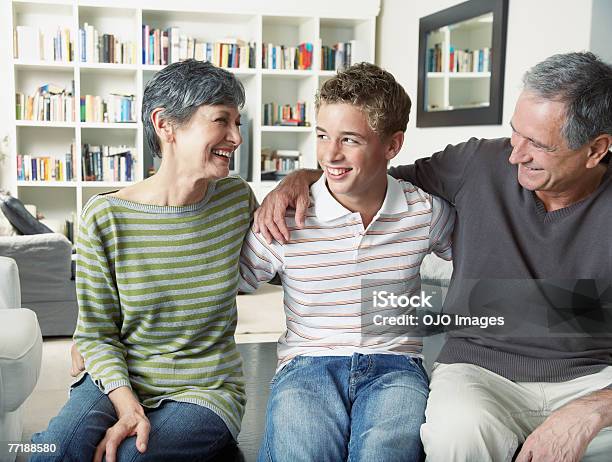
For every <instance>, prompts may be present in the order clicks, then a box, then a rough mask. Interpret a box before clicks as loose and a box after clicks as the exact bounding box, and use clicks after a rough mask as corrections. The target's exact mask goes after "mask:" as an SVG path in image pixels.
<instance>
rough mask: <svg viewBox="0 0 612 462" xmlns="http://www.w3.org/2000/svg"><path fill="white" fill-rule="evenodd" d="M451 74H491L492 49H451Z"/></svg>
mask: <svg viewBox="0 0 612 462" xmlns="http://www.w3.org/2000/svg"><path fill="white" fill-rule="evenodd" d="M449 71H450V72H491V49H490V48H481V49H479V50H455V49H454V48H453V47H451V48H450V56H449Z"/></svg>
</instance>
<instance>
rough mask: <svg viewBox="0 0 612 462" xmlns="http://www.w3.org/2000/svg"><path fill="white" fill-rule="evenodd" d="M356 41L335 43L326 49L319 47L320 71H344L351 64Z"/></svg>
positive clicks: (325, 47)
mask: <svg viewBox="0 0 612 462" xmlns="http://www.w3.org/2000/svg"><path fill="white" fill-rule="evenodd" d="M356 44H357V41H356V40H351V41H350V42H341V43H336V44H335V45H333V46H331V47H328V46H325V45H324V46H322V47H321V69H322V70H324V71H337V70H339V69H346V68H347V67H350V66H351V65H352V64H353V56H354V54H355V48H356V46H357V45H356Z"/></svg>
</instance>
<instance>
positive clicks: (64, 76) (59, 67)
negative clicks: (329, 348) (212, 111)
mask: <svg viewBox="0 0 612 462" xmlns="http://www.w3.org/2000/svg"><path fill="white" fill-rule="evenodd" d="M9 1H10V3H11V8H12V23H11V28H10V30H9V31H5V32H4V33H5V38H6V39H8V40H9V42H10V45H9V47H10V48H11V47H12V45H13V31H15V28H16V27H17V26H26V27H30V28H40V30H41V31H43V32H44V33H45V38H46V37H47V35H49V34H51V35H49V37H51V38H52V36H53V32H54V31H57V28H58V26H60V27H61V28H62V29H63V30H66V31H69V35H70V43H71V44H72V52H73V59H72V61H70V62H66V61H50V60H35V59H19V58H17V57H16V58H15V59H14V60H13V62H12V69H11V71H12V72H9V73H10V74H11V78H10V82H9V83H10V85H11V88H12V91H13V92H14V93H17V92H18V93H22V94H23V95H24V96H32V95H33V94H34V92H35V91H36V90H37V89H38V88H39V87H41V86H43V85H45V84H55V85H57V86H60V87H63V88H65V89H66V91H72V92H74V93H73V96H74V97H75V118H74V120H75V121H74V122H46V121H32V120H15V126H14V129H13V133H12V139H14V140H15V142H14V143H13V146H12V147H11V148H12V152H13V155H12V156H9V160H8V162H7V163H6V171H8V172H12V173H8V180H9V181H8V188H9V189H10V190H11V192H12V193H13V194H15V195H16V196H18V197H19V196H22V198H23V199H24V200H26V201H29V202H30V203H34V204H36V205H37V206H38V207H39V210H41V212H42V213H44V214H45V215H50V216H51V217H52V218H56V219H57V221H59V222H63V220H65V218H66V217H67V216H70V215H75V216H76V217H78V216H79V214H80V212H81V210H82V208H83V206H84V205H85V204H86V203H87V201H88V200H89V198H90V197H92V196H93V195H94V194H98V193H101V192H105V191H110V190H114V189H119V188H122V187H125V186H128V185H130V184H133V183H134V182H137V181H140V180H142V179H143V178H144V177H145V176H146V175H147V174H148V172H149V170H150V169H151V168H156V167H158V165H159V164H158V162H159V160H158V159H153V158H152V156H151V153H150V152H149V149H148V146H147V143H146V141H145V140H144V130H143V124H142V122H141V121H140V110H141V104H142V101H141V98H142V93H143V89H144V87H145V85H146V84H147V82H148V81H149V80H150V79H151V78H153V76H154V75H155V74H156V73H157V72H159V71H160V70H162V69H163V68H164V66H162V65H153V64H145V61H144V60H143V56H144V53H143V52H144V51H145V46H144V44H143V40H142V31H143V27H144V26H149V28H151V29H159V30H162V31H168V30H169V29H171V28H178V29H179V31H180V34H184V35H186V36H187V37H189V38H193V39H194V40H195V41H196V42H199V43H202V42H208V43H215V42H223V43H225V42H224V41H225V40H227V41H228V42H230V43H232V42H231V41H232V40H235V42H234V43H236V44H238V43H239V41H243V42H245V43H247V44H253V45H254V48H253V49H252V50H254V59H253V60H252V62H251V67H247V68H245V67H226V68H225V69H226V70H227V71H229V72H232V73H233V74H234V75H236V77H237V78H238V79H239V80H240V81H241V82H242V84H243V85H244V88H245V93H246V104H245V107H244V108H243V110H242V111H241V115H242V119H243V122H244V126H243V127H242V129H241V130H242V131H243V133H242V134H243V139H244V140H245V144H244V146H242V148H241V163H242V166H243V167H244V165H245V164H246V165H248V169H247V171H248V174H247V173H244V172H245V171H244V170H243V169H242V168H241V169H240V170H241V171H243V175H245V176H246V179H247V180H248V181H249V183H250V185H251V187H252V188H253V190H254V191H255V194H256V196H257V197H258V198H259V199H260V200H261V199H262V198H263V197H264V196H265V194H267V193H268V192H269V191H270V190H271V189H272V187H273V186H274V185H276V184H277V182H276V181H268V176H265V177H263V178H262V154H261V153H262V149H264V148H265V149H266V150H267V151H266V152H269V151H268V150H272V151H275V150H283V151H287V152H288V151H294V152H295V151H299V153H300V156H299V157H300V166H303V167H310V168H315V167H316V166H317V162H316V152H315V148H316V137H315V133H314V128H313V126H314V116H315V113H314V95H315V93H316V90H317V88H318V87H319V86H320V85H321V83H322V82H323V81H325V79H328V78H330V77H332V76H334V75H335V74H336V71H334V70H321V69H322V63H321V45H326V46H333V45H334V44H335V43H338V42H340V41H343V42H349V41H351V42H354V43H358V44H359V49H360V50H361V51H360V53H356V54H355V56H353V58H354V59H353V62H357V61H358V60H359V61H370V62H374V53H375V37H376V34H375V28H376V16H377V15H378V13H379V11H380V0H363V1H361V2H358V3H357V4H355V3H354V2H352V1H351V0H337V1H336V2H329V0H310V2H309V4H308V7H307V8H305V7H304V5H303V4H299V3H295V2H286V3H284V4H279V3H278V2H276V1H275V0H252V1H251V2H249V6H248V9H247V10H244V9H240V8H236V6H235V5H231V4H223V3H219V2H213V1H212V0H210V1H209V0H205V1H204V2H202V1H201V0H180V2H178V4H176V5H174V4H164V3H162V2H161V1H158V0H153V1H151V0H133V1H132V2H130V3H129V6H125V5H128V3H125V2H121V1H119V0H9ZM319 11H325V16H324V17H320V16H318V14H317V13H316V12H319ZM85 23H87V25H88V26H92V27H93V28H94V29H95V31H96V33H97V34H98V38H102V37H103V35H104V34H112V35H113V36H114V37H115V38H116V39H117V40H118V41H119V42H121V43H127V42H131V43H133V44H135V57H136V61H135V62H134V63H131V64H115V63H103V62H94V61H93V60H95V59H96V58H95V53H94V58H93V59H89V60H88V61H84V60H83V53H82V52H83V51H84V50H81V46H82V42H81V40H85V38H82V37H81V34H80V32H79V30H80V29H83V30H85ZM86 36H87V34H86V33H85V37H86ZM270 43H272V44H274V45H277V46H280V45H284V46H286V47H297V46H298V45H299V44H302V43H309V44H312V61H311V63H310V68H309V69H305V70H294V69H268V68H264V67H263V65H262V61H263V59H262V58H263V56H262V48H263V45H264V44H265V45H266V46H267V45H268V44H270ZM169 45H170V43H169ZM85 54H87V55H88V57H89V56H91V55H90V54H89V51H86V53H85ZM132 56H133V55H132ZM251 56H252V55H251ZM46 57H47V55H46V54H45V58H46ZM98 57H99V58H100V60H108V59H111V58H109V55H108V54H106V55H105V54H103V53H102V50H101V49H100V51H99V52H98ZM128 62H129V61H128ZM146 62H147V63H148V62H154V61H149V60H147V61H146ZM113 94H129V95H132V94H133V95H135V100H134V103H135V104H136V115H137V121H136V122H125V123H102V122H95V123H94V122H81V121H80V101H81V98H82V97H85V96H86V95H91V96H100V97H102V98H104V99H106V98H107V97H109V96H110V95H113ZM298 102H305V103H306V110H307V116H306V120H308V121H309V122H310V124H311V126H306V127H304V126H264V125H263V122H264V117H263V116H264V114H263V108H264V105H265V104H267V103H275V104H279V105H291V106H293V105H296V104H297V103H298ZM13 112H14V111H13ZM72 143H74V146H75V147H76V149H75V152H76V158H75V159H74V161H73V163H72V169H73V174H74V179H75V180H74V181H21V180H18V178H17V174H16V172H17V161H18V155H21V156H30V157H31V158H32V159H34V158H36V157H49V158H50V159H51V160H63V159H64V158H65V159H66V162H67V159H68V158H67V157H65V156H66V155H67V153H68V152H70V151H69V149H70V146H71V144H72ZM85 145H87V146H88V149H89V147H96V146H105V145H111V146H127V147H130V148H131V149H133V158H134V164H133V169H132V171H133V173H134V178H133V179H134V181H131V182H126V181H84V180H83V178H84V173H85V172H84V171H83V169H85V168H86V167H87V169H89V168H90V166H89V164H87V160H86V159H87V158H86V157H85V154H83V152H84V146H85ZM94 152H95V151H94ZM24 158H25V157H21V158H19V159H21V160H20V162H22V160H23V159H24ZM84 160H85V162H84ZM86 164H87V165H86ZM111 178H112V176H111ZM45 209H47V210H45Z"/></svg>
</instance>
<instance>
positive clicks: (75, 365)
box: [70, 342, 85, 377]
mask: <svg viewBox="0 0 612 462" xmlns="http://www.w3.org/2000/svg"><path fill="white" fill-rule="evenodd" d="M70 358H71V359H72V364H71V367H70V375H71V376H73V377H76V376H77V375H79V374H80V373H81V372H83V371H84V370H85V360H84V359H83V357H82V356H81V353H79V350H77V346H76V343H74V342H72V346H71V347H70Z"/></svg>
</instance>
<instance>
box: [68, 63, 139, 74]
mask: <svg viewBox="0 0 612 462" xmlns="http://www.w3.org/2000/svg"><path fill="white" fill-rule="evenodd" d="M79 68H80V69H81V70H82V71H84V72H87V71H92V72H96V71H112V72H134V71H137V70H138V69H139V67H138V65H137V64H113V63H79Z"/></svg>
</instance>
